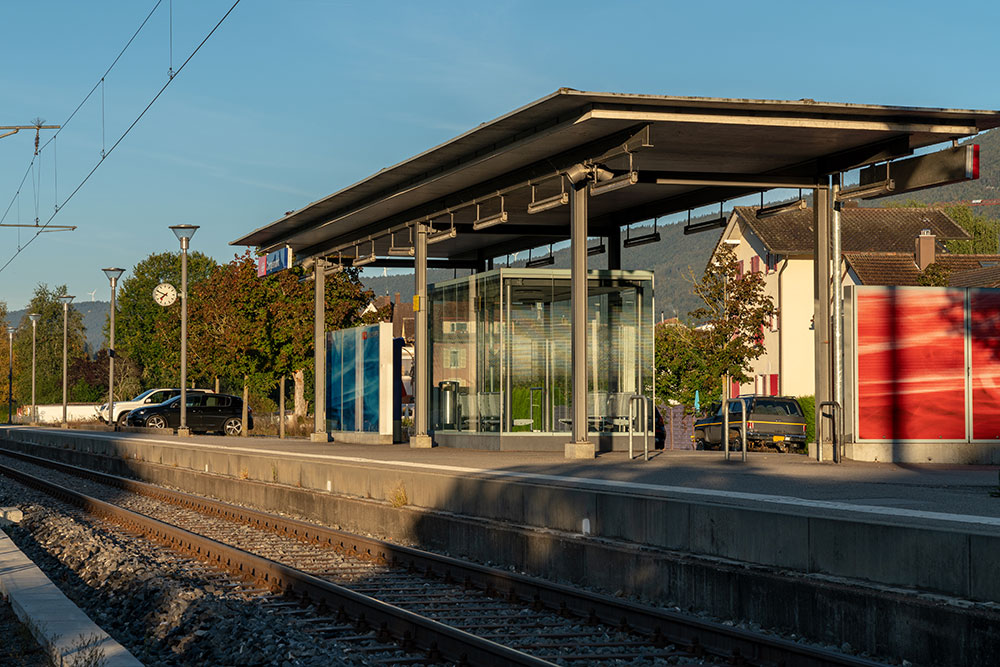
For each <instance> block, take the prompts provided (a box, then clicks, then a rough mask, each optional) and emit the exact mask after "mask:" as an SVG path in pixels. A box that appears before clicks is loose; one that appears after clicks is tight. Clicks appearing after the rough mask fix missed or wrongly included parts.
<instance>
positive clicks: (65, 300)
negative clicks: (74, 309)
mask: <svg viewBox="0 0 1000 667" xmlns="http://www.w3.org/2000/svg"><path fill="white" fill-rule="evenodd" d="M56 298H57V299H59V303H61V304H63V305H66V306H68V305H69V304H70V303H71V302H72V301H73V299H75V298H76V297H75V296H73V295H72V294H63V295H61V296H57V297H56Z"/></svg>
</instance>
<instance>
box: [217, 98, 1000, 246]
mask: <svg viewBox="0 0 1000 667" xmlns="http://www.w3.org/2000/svg"><path fill="white" fill-rule="evenodd" d="M997 126H1000V112H998V111H977V110H959V109H937V108H918V107H895V106H877V105H865V104H832V103H825V102H816V101H813V100H809V99H803V100H796V101H774V100H752V99H722V98H704V97H669V96H660V95H628V94H618V93H589V92H581V91H577V90H572V89H568V88H563V89H560V90H558V91H556V92H555V93H553V94H551V95H548V96H547V97H543V98H542V99H540V100H537V101H535V102H532V103H531V104H528V105H526V106H524V107H521V108H520V109H517V110H515V111H512V112H511V113H508V114H506V115H504V116H501V117H500V118H497V119H496V120H493V121H490V122H488V123H483V124H482V125H480V126H478V127H476V128H474V129H472V130H470V131H468V132H466V133H464V134H462V135H460V136H458V137H455V138H454V139H452V140H450V141H447V142H445V143H443V144H441V145H439V146H437V147H435V148H432V149H430V150H428V151H426V152H424V153H421V154H419V155H416V156H414V157H411V158H409V159H407V160H405V161H403V162H400V163H399V164H397V165H395V166H392V167H389V168H386V169H382V170H381V171H379V172H377V173H375V174H373V175H371V176H369V177H367V178H365V179H364V180H361V181H359V182H357V183H355V184H354V185H351V186H349V187H346V188H344V189H343V190H340V191H338V192H335V193H333V194H331V195H329V196H327V197H324V198H323V199H320V200H318V201H315V202H313V203H311V204H308V205H307V206H304V207H303V208H301V209H299V210H297V211H293V212H291V213H289V214H287V215H285V216H284V217H282V218H281V219H279V220H276V221H274V222H272V223H270V224H268V225H265V226H263V227H261V228H259V229H257V230H255V231H253V232H251V233H249V234H247V235H245V236H243V237H241V238H239V239H237V240H235V241H233V245H245V246H256V247H258V248H261V249H263V250H274V249H277V248H281V247H283V246H286V245H287V246H290V247H291V248H292V249H293V251H294V252H295V255H296V257H297V259H299V260H303V259H308V258H310V257H318V256H334V257H335V258H336V256H337V255H338V253H339V255H340V257H341V259H342V261H344V263H348V259H349V258H351V257H354V256H367V255H370V254H371V253H372V250H373V248H374V252H375V253H376V254H377V255H379V256H386V255H388V254H389V248H390V247H393V248H396V249H397V251H395V252H394V253H393V254H397V252H398V249H405V248H407V247H412V241H411V236H410V230H411V229H412V227H413V225H415V224H416V223H429V224H431V225H432V227H433V229H434V231H435V233H436V232H438V231H441V230H447V229H449V228H451V227H452V226H454V227H455V229H456V234H455V236H454V238H446V239H445V240H443V241H442V242H440V243H434V244H433V245H431V246H430V247H429V249H428V254H429V256H430V257H432V258H445V259H447V260H450V261H451V262H452V264H453V265H455V266H460V265H464V264H467V263H469V262H470V261H472V262H475V261H482V260H484V259H487V258H490V257H498V256H502V255H505V254H507V253H510V252H517V251H521V250H525V249H527V248H532V247H538V246H541V245H544V244H547V243H554V242H558V241H563V240H566V239H568V238H569V234H570V230H569V206H568V205H565V204H563V203H562V202H563V201H565V200H564V199H563V198H562V197H561V193H562V192H568V190H569V187H570V185H569V182H568V180H567V178H566V177H565V176H564V174H565V173H566V171H567V170H568V169H570V168H571V167H573V166H574V165H582V166H584V167H585V168H587V169H589V170H592V172H593V173H594V174H595V176H597V177H598V179H599V180H598V181H597V182H598V183H602V182H605V181H604V180H603V179H609V181H610V182H608V183H607V185H606V186H605V187H599V188H597V189H593V188H592V189H591V196H590V197H589V202H588V207H589V220H588V234H589V235H590V236H603V235H606V234H608V233H609V232H610V231H613V230H617V229H619V228H620V227H622V226H623V225H627V224H630V223H635V222H639V221H643V220H648V219H651V218H654V217H657V216H663V215H668V214H671V213H677V212H682V211H685V210H690V209H692V208H696V207H703V206H706V205H711V204H719V203H724V202H725V201H726V200H729V199H733V198H736V197H740V196H744V195H748V194H753V193H756V192H760V191H764V190H767V189H771V188H776V187H791V188H795V187H803V186H805V187H808V186H809V185H811V184H814V183H816V180H817V179H818V178H822V177H824V176H826V175H829V174H832V173H836V172H840V171H846V170H848V169H852V168H855V167H859V166H861V165H865V164H871V163H875V162H882V161H885V160H889V159H893V158H897V157H901V156H906V155H909V154H911V153H912V152H913V151H914V150H915V149H918V148H921V147H924V146H929V145H932V144H937V143H940V142H943V141H947V140H949V139H957V138H962V137H968V136H972V135H975V134H976V133H978V132H980V131H982V130H986V129H990V128H993V127H997ZM612 179H613V180H612ZM616 186H620V187H616ZM533 202H534V203H535V205H532V204H533ZM539 204H541V205H539ZM545 204H548V205H549V207H548V208H547V207H546V206H545ZM539 209H543V210H539ZM500 213H506V219H505V222H502V223H500V224H496V225H493V226H489V227H484V226H483V225H477V226H479V227H480V229H479V230H478V231H476V230H474V229H473V224H474V222H475V221H476V220H477V218H478V219H480V220H483V221H485V220H487V219H489V218H490V216H494V215H497V214H500Z"/></svg>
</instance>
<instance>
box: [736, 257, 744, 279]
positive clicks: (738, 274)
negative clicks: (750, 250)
mask: <svg viewBox="0 0 1000 667" xmlns="http://www.w3.org/2000/svg"><path fill="white" fill-rule="evenodd" d="M736 277H737V279H739V278H742V277H743V260H742V259H741V260H740V261H739V263H737V264H736Z"/></svg>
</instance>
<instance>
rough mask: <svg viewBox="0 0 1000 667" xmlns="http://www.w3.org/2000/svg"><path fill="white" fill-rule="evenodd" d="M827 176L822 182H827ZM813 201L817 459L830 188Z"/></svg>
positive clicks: (826, 353)
mask: <svg viewBox="0 0 1000 667" xmlns="http://www.w3.org/2000/svg"><path fill="white" fill-rule="evenodd" d="M826 183H827V178H826V177H825V176H824V177H822V178H821V179H820V181H819V182H818V185H821V186H825V185H826ZM815 192H816V194H815V196H814V201H813V222H814V224H813V228H814V229H815V249H816V251H815V256H816V261H815V262H814V266H813V336H814V340H815V363H816V460H817V461H822V460H823V444H824V443H825V442H826V439H825V438H824V436H823V426H824V423H823V422H824V419H823V410H822V408H820V404H822V403H824V402H826V401H829V400H830V191H829V190H828V189H827V188H825V187H821V188H817V189H816V191H815Z"/></svg>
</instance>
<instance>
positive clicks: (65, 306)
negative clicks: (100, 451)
mask: <svg viewBox="0 0 1000 667" xmlns="http://www.w3.org/2000/svg"><path fill="white" fill-rule="evenodd" d="M57 298H58V299H59V302H60V303H62V305H63V378H62V380H63V415H62V427H63V428H69V422H68V421H67V420H66V399H67V394H66V360H67V357H68V356H69V355H68V354H67V345H68V343H69V304H70V302H71V301H72V300H73V299H74V298H75V297H73V296H72V295H71V294H63V295H62V296H60V297H57Z"/></svg>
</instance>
